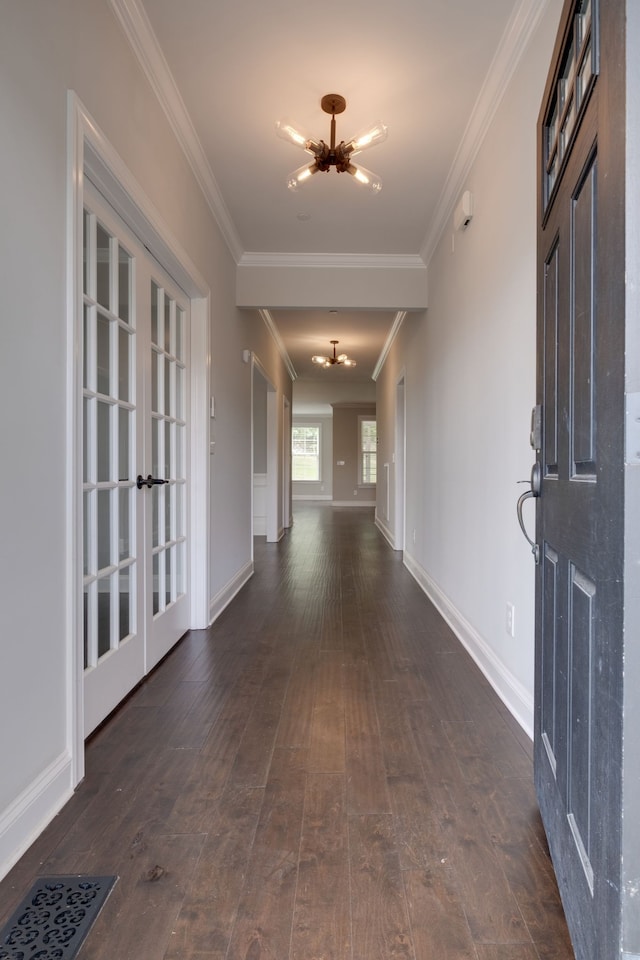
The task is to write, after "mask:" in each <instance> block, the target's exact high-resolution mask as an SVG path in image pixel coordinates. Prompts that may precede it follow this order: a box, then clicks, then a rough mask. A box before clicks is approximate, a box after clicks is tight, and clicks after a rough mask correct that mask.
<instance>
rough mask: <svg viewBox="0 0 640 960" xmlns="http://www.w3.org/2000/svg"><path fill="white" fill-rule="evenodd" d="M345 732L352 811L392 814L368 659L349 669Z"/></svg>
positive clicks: (346, 687) (350, 810)
mask: <svg viewBox="0 0 640 960" xmlns="http://www.w3.org/2000/svg"><path fill="white" fill-rule="evenodd" d="M345 732H346V772H347V809H348V811H349V813H350V814H352V813H389V812H390V811H391V805H390V802H389V795H388V792H387V775H386V769H385V765H384V759H383V754H382V743H381V740H380V731H379V727H378V716H377V713H376V707H375V703H374V699H373V688H372V685H371V676H370V672H369V665H368V663H366V662H361V663H358V664H353V665H351V666H349V667H348V668H347V669H346V670H345Z"/></svg>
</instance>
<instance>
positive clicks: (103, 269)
mask: <svg viewBox="0 0 640 960" xmlns="http://www.w3.org/2000/svg"><path fill="white" fill-rule="evenodd" d="M96 233H97V249H96V280H97V290H96V299H97V301H98V303H99V304H100V305H101V306H103V307H105V308H106V309H107V310H108V309H109V307H110V303H109V262H110V250H109V246H110V244H109V241H110V237H109V234H108V233H107V231H106V230H105V229H104V227H103V226H102V224H100V223H99V224H98V228H97V231H96Z"/></svg>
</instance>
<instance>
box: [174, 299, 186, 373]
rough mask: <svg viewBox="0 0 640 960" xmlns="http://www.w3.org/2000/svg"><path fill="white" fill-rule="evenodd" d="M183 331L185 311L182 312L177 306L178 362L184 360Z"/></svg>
mask: <svg viewBox="0 0 640 960" xmlns="http://www.w3.org/2000/svg"><path fill="white" fill-rule="evenodd" d="M183 330H184V310H181V309H180V307H178V306H176V343H175V349H174V353H175V355H176V357H177V359H178V360H184V343H183Z"/></svg>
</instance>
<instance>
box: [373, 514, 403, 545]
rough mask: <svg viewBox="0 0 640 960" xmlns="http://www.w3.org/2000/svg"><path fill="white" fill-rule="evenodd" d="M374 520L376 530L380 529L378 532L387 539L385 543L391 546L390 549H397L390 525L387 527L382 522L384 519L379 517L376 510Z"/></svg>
mask: <svg viewBox="0 0 640 960" xmlns="http://www.w3.org/2000/svg"><path fill="white" fill-rule="evenodd" d="M375 522H376V527H377V528H378V530H379V531H380V533H381V534H382V536H383V537H384V538H385V540H386V541H387V543H388V544H389V546H390V547H391V549H392V550H397V549H398V548H397V547H396V545H395V542H394V539H393V531H392V529H391V527H389V526H388V525H387V524H386V523H385V522H384V520H381V519H380V516H379V515H378V513H377V512H376V521H375Z"/></svg>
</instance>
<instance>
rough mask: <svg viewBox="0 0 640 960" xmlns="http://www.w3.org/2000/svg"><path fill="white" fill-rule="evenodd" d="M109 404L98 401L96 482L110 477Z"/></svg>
mask: <svg viewBox="0 0 640 960" xmlns="http://www.w3.org/2000/svg"><path fill="white" fill-rule="evenodd" d="M110 426H111V405H110V404H108V403H102V402H101V401H98V424H97V430H98V433H97V448H98V449H97V453H98V483H100V482H104V481H106V480H110V479H111V456H110V454H111V442H110V441H111V429H110Z"/></svg>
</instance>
